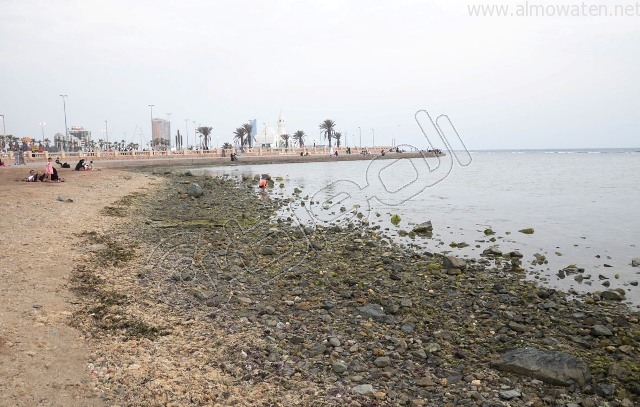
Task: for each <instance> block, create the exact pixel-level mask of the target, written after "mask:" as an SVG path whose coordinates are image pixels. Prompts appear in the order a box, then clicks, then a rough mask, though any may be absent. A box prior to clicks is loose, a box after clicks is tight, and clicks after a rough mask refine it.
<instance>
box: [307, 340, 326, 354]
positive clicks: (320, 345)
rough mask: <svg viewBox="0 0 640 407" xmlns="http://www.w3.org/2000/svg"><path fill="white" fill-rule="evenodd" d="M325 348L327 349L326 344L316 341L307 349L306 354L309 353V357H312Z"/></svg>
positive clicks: (322, 351)
mask: <svg viewBox="0 0 640 407" xmlns="http://www.w3.org/2000/svg"><path fill="white" fill-rule="evenodd" d="M326 350H327V345H325V344H324V343H318V344H316V345H314V346H313V347H312V348H311V349H309V350H308V351H307V355H309V357H311V358H312V357H314V356H318V355H321V354H323V353H324V352H325V351H326Z"/></svg>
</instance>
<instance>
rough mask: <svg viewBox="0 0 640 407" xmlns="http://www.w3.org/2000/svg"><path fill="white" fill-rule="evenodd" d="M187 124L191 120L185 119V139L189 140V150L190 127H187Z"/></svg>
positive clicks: (187, 146)
mask: <svg viewBox="0 0 640 407" xmlns="http://www.w3.org/2000/svg"><path fill="white" fill-rule="evenodd" d="M187 123H189V119H184V132H185V137H186V138H187V144H186V147H185V149H188V148H189V126H187Z"/></svg>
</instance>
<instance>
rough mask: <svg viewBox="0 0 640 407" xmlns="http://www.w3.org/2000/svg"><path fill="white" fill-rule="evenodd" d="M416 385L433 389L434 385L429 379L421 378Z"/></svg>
mask: <svg viewBox="0 0 640 407" xmlns="http://www.w3.org/2000/svg"><path fill="white" fill-rule="evenodd" d="M416 384H417V385H418V386H420V387H433V386H435V385H436V383H435V382H434V381H433V380H432V379H431V378H430V377H423V378H422V379H419V380H418V381H417V382H416Z"/></svg>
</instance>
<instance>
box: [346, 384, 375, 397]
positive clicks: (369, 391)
mask: <svg viewBox="0 0 640 407" xmlns="http://www.w3.org/2000/svg"><path fill="white" fill-rule="evenodd" d="M351 391H352V392H354V393H356V394H360V395H362V396H373V395H374V394H375V391H374V390H373V386H372V385H370V384H361V385H359V386H355V387H353V388H351Z"/></svg>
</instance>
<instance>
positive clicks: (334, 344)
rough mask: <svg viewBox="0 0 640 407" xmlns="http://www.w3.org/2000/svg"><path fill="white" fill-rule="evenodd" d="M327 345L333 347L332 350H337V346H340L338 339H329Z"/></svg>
mask: <svg viewBox="0 0 640 407" xmlns="http://www.w3.org/2000/svg"><path fill="white" fill-rule="evenodd" d="M329 345H331V346H333V347H334V348H337V347H338V346H340V339H338V338H336V337H331V338H329Z"/></svg>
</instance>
